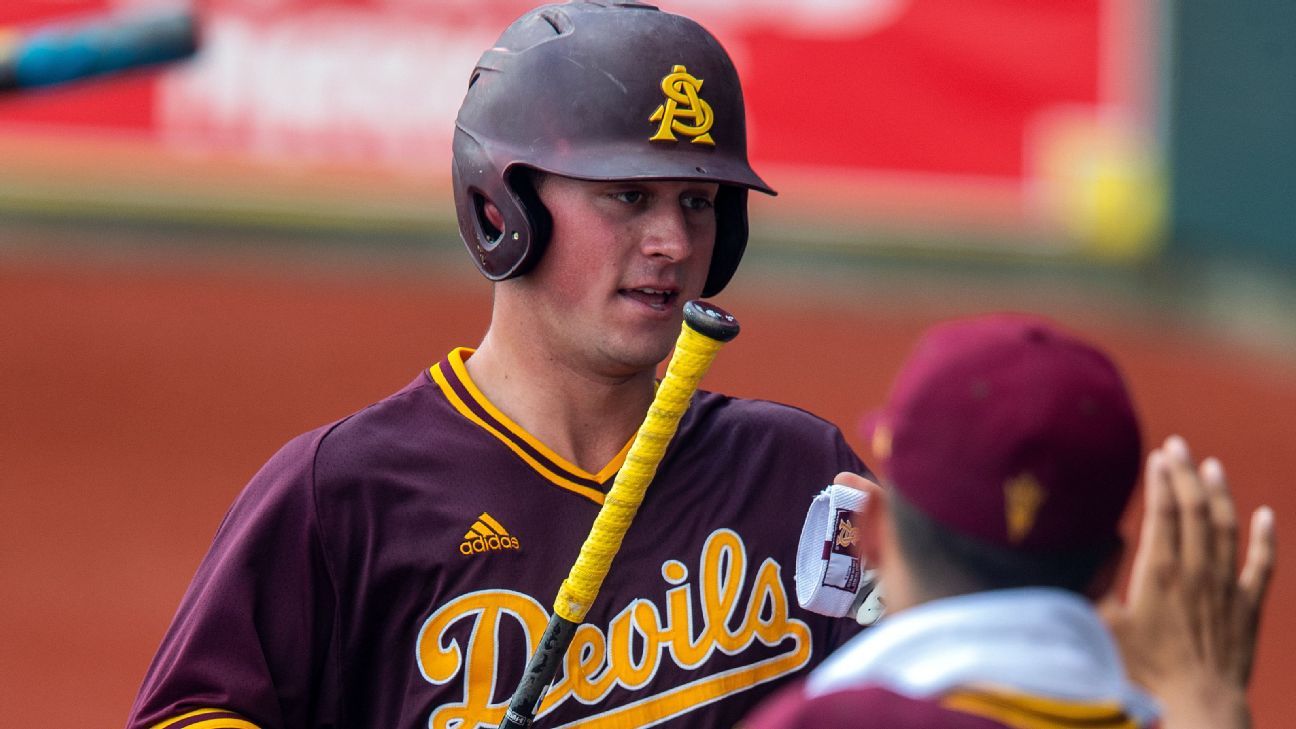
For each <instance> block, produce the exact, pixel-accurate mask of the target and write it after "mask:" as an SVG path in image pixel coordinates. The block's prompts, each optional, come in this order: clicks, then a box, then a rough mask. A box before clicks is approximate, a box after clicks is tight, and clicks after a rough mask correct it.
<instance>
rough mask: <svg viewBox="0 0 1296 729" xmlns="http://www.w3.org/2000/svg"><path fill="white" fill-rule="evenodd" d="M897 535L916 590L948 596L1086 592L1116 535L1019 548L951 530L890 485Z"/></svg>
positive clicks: (1116, 544)
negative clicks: (1057, 547) (1072, 546)
mask: <svg viewBox="0 0 1296 729" xmlns="http://www.w3.org/2000/svg"><path fill="white" fill-rule="evenodd" d="M888 496H889V498H890V501H891V523H892V524H893V526H894V528H895V531H896V540H897V541H898V542H899V545H900V549H901V550H902V551H903V552H904V554H905V556H906V563H907V565H908V568H909V572H910V574H912V575H913V576H914V578H915V580H916V582H917V586H918V588H919V589H920V590H922V591H923V592H925V593H926V594H927V595H928V596H929V597H947V596H952V595H961V594H965V593H970V592H981V591H984V590H1001V589H1008V588H1013V587H1059V588H1062V589H1064V590H1070V591H1071V592H1076V593H1080V594H1082V595H1083V594H1085V593H1086V592H1087V590H1088V589H1089V587H1090V586H1091V585H1092V583H1093V580H1094V578H1095V577H1096V576H1097V574H1098V571H1099V570H1100V569H1101V568H1102V567H1103V564H1104V563H1105V562H1106V561H1107V559H1108V558H1109V557H1110V556H1111V555H1112V554H1113V553H1114V552H1115V550H1117V549H1118V548H1119V547H1120V546H1121V539H1120V537H1119V536H1117V537H1115V538H1113V539H1111V540H1108V541H1106V542H1104V543H1101V544H1098V545H1095V546H1093V547H1088V548H1084V549H1080V550H1066V551H1040V550H1035V551H1029V552H1027V551H1020V550H1014V549H1008V548H1005V547H1001V546H997V545H992V544H988V543H985V542H982V541H980V540H978V539H974V538H971V537H967V536H964V535H962V534H959V533H957V532H953V531H950V529H949V527H946V526H944V525H943V524H941V523H939V522H937V521H935V520H934V519H932V518H931V517H929V516H927V515H926V514H925V513H923V512H922V511H920V510H918V509H917V508H916V507H914V506H913V505H912V504H910V503H908V502H907V501H905V500H904V498H903V497H902V496H901V495H900V494H899V493H897V490H896V489H889V490H888Z"/></svg>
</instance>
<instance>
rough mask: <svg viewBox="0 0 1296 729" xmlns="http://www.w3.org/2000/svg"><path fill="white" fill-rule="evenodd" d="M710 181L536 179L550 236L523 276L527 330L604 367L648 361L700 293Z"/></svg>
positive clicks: (711, 225) (666, 347)
mask: <svg viewBox="0 0 1296 729" xmlns="http://www.w3.org/2000/svg"><path fill="white" fill-rule="evenodd" d="M717 190H718V185H716V184H715V183H711V182H697V181H650V182H644V181H620V182H591V181H586V180H574V179H571V178H566V177H559V176H556V175H549V176H545V177H544V178H543V179H541V180H540V183H539V193H540V198H541V200H542V201H543V202H544V204H545V206H546V207H547V208H548V209H549V212H550V213H551V214H552V216H553V235H552V237H551V239H550V242H549V246H548V248H547V249H546V250H545V252H544V254H543V256H542V257H541V259H540V262H539V264H538V265H537V266H536V268H535V269H533V270H532V271H531V272H530V273H528V274H527V275H526V276H523V277H522V279H521V281H523V282H525V287H526V289H527V291H528V296H529V298H530V302H531V304H532V305H533V306H534V307H535V310H534V312H533V314H534V315H535V318H536V321H535V323H536V325H537V327H540V328H543V329H545V330H546V331H544V332H537V334H539V335H541V336H546V337H550V338H551V341H552V342H553V343H554V344H555V345H556V346H558V347H559V348H560V349H561V351H558V352H555V354H557V355H558V356H571V357H575V358H577V359H578V360H580V361H579V362H578V363H577V364H578V365H580V366H587V367H592V368H595V369H596V370H599V371H606V372H607V373H608V374H627V375H628V374H633V373H636V372H641V371H643V370H644V369H647V368H652V367H655V366H656V365H657V364H658V363H659V362H661V360H662V359H664V358H665V357H666V355H667V354H668V353H669V352H670V348H671V346H672V345H673V344H674V341H675V338H676V336H678V334H679V327H680V319H681V307H682V306H683V305H684V302H685V301H688V300H689V299H692V298H697V297H698V296H700V295H701V293H702V287H703V285H704V284H705V282H706V278H707V271H708V270H709V268H710V265H711V252H712V249H713V248H714V246H715V236H716V217H715V206H714V204H715V198H716V192H717Z"/></svg>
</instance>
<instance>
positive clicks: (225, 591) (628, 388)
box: [128, 2, 863, 729]
mask: <svg viewBox="0 0 1296 729" xmlns="http://www.w3.org/2000/svg"><path fill="white" fill-rule="evenodd" d="M744 124H745V122H744V110H743V100H742V91H741V88H740V86H739V82H738V77H737V74H736V73H735V70H734V67H733V64H732V62H731V61H730V59H729V57H728V56H727V55H726V53H725V51H724V49H723V48H722V47H721V46H720V44H719V43H718V42H717V41H716V39H715V38H714V37H712V36H711V35H710V34H709V33H708V32H707V31H706V30H704V29H703V28H702V27H700V26H699V25H697V24H696V23H694V22H693V21H691V20H689V19H687V18H684V17H681V16H678V15H672V14H669V13H666V12H662V11H660V10H657V9H655V8H653V7H650V6H647V5H642V4H639V3H634V2H576V3H571V4H565V5H550V6H545V7H541V8H539V9H536V10H534V11H532V12H530V13H527V14H526V15H524V16H523V17H522V18H521V19H519V20H518V21H516V22H515V23H514V24H513V25H511V26H510V27H509V28H508V29H507V30H505V32H504V33H503V35H502V36H501V37H500V39H499V40H498V42H497V43H496V44H495V46H494V47H492V48H491V49H490V50H487V51H486V52H485V53H484V54H483V55H482V57H481V60H480V61H479V63H478V65H477V67H476V68H475V69H474V70H473V71H472V74H471V77H470V78H469V79H468V91H467V95H466V97H465V99H464V101H463V105H462V107H461V110H460V114H459V117H458V121H457V124H456V129H455V139H454V188H455V196H456V203H457V207H458V216H459V225H460V231H461V233H462V235H463V238H464V240H465V242H466V244H467V247H468V250H469V252H470V254H471V255H472V258H473V261H474V262H475V263H476V265H477V267H478V268H479V269H480V270H481V272H482V273H483V274H484V275H485V276H486V277H487V278H488V279H490V280H491V281H494V282H495V283H494V292H493V293H494V295H493V304H492V307H493V308H492V318H491V323H490V327H489V330H488V331H487V332H486V334H485V336H484V338H483V339H482V341H481V342H480V344H479V345H478V346H477V347H476V348H475V349H469V348H461V349H455V350H454V351H451V352H450V353H448V354H447V355H446V356H445V358H444V359H442V360H441V361H439V362H437V363H436V364H434V365H432V366H431V367H430V368H428V369H426V370H424V371H422V372H420V373H419V374H418V376H417V377H416V378H415V379H414V381H413V382H411V383H410V384H409V385H407V386H406V387H405V388H404V389H402V390H400V391H399V392H397V393H395V394H394V395H392V396H390V397H388V398H386V399H384V400H382V401H380V402H378V403H376V404H374V405H371V406H370V407H368V408H365V409H364V410H361V411H360V412H358V413H355V414H353V415H351V416H349V417H346V418H344V419H342V420H340V421H338V422H335V423H332V424H330V425H327V426H325V427H323V428H320V429H318V430H314V431H311V432H309V433H306V434H304V435H302V436H300V437H298V438H296V439H294V440H293V441H291V442H290V443H288V444H287V445H286V446H285V447H284V448H283V449H282V450H281V451H280V452H279V453H278V454H276V455H275V456H274V457H273V458H272V459H271V460H270V461H269V463H267V464H266V465H265V467H264V468H263V469H262V470H261V471H260V472H259V473H257V474H256V476H255V477H254V478H253V479H252V481H251V482H250V483H249V484H248V485H247V487H246V489H245V490H244V491H243V492H242V494H241V495H240V496H239V497H238V499H237V500H236V502H235V503H234V504H233V506H232V507H231V508H230V510H229V512H228V514H227V516H226V518H225V519H224V521H223V523H222V524H221V526H220V528H219V530H218V532H217V534H216V536H215V540H214V543H213V545H212V547H211V550H210V552H209V553H208V554H207V556H206V558H205V559H204V560H203V562H202V564H201V566H200V567H199V569H198V572H197V575H196V576H195V577H194V580H193V582H192V584H191V586H190V588H189V590H188V592H187V594H186V595H185V597H184V599H183V601H182V603H181V605H180V608H179V611H178V612H177V614H176V617H175V620H174V622H173V624H172V625H171V627H170V629H169V630H168V632H167V634H166V636H165V638H164V640H163V643H162V646H161V648H160V650H159V651H158V653H157V656H156V658H155V659H154V661H153V663H152V665H151V667H150V668H149V671H148V674H147V677H146V678H145V680H144V683H143V687H142V689H141V691H140V693H139V696H138V699H137V700H136V703H135V705H134V707H133V710H132V713H131V717H130V720H129V724H128V726H129V728H130V729H146V728H148V727H155V728H157V729H162V728H165V729H186V728H193V727H201V728H202V729H217V728H218V727H219V728H226V729H233V728H238V729H251V728H253V727H258V728H260V729H272V728H273V729H286V728H297V727H352V728H357V729H363V728H365V727H372V728H373V729H379V728H381V729H397V728H401V727H403V728H407V729H414V728H416V727H417V728H422V727H431V728H432V729H474V728H480V727H495V726H497V725H498V724H499V723H500V721H501V719H502V718H503V716H504V712H505V708H506V704H507V702H508V700H509V696H510V694H511V693H512V690H513V688H514V687H515V686H516V685H517V684H518V681H519V678H520V676H521V674H522V670H523V667H524V666H525V664H526V661H527V659H528V657H529V656H530V655H531V654H532V653H533V652H534V649H535V648H536V643H537V641H538V640H539V637H540V635H541V632H542V631H543V630H544V627H545V625H546V622H547V621H548V618H549V610H550V607H549V606H550V604H551V601H552V599H553V596H554V595H555V594H556V593H557V591H558V588H559V584H560V582H561V581H562V579H563V577H564V576H566V574H567V571H568V568H569V567H570V565H571V563H572V561H573V559H574V558H575V556H576V554H577V552H578V550H579V548H580V545H581V542H582V540H583V538H584V537H585V535H586V534H587V533H588V532H589V530H590V526H591V523H592V521H593V519H594V516H595V514H596V512H597V510H598V509H599V506H600V504H601V503H602V501H603V498H604V494H605V493H606V491H607V489H608V487H609V486H610V484H611V482H612V480H613V477H614V475H615V474H616V473H617V471H618V469H619V468H620V467H621V465H622V461H623V459H624V458H625V454H626V450H627V447H628V445H629V443H630V441H631V439H632V436H633V435H634V433H635V431H636V429H637V427H638V425H639V423H640V422H641V421H642V420H643V418H644V415H645V412H646V410H647V408H648V405H649V402H650V401H651V399H652V397H653V393H654V388H655V379H654V377H655V371H656V368H657V366H658V365H659V363H660V362H662V361H663V359H664V358H665V357H666V356H667V354H668V353H669V351H670V349H671V345H672V343H673V341H674V339H675V337H676V335H677V334H678V332H679V327H680V321H681V306H682V304H683V303H684V302H685V301H686V300H688V299H690V298H694V297H697V296H699V295H707V296H710V295H713V294H716V293H718V292H720V291H721V290H722V289H723V288H724V287H725V285H726V283H727V282H728V281H729V280H730V277H731V276H732V275H733V274H734V272H735V270H736V269H737V267H738V264H739V260H740V259H741V257H742V254H743V249H744V247H745V245H746V241H747V194H748V191H749V190H757V191H760V192H764V193H771V194H772V190H771V189H770V187H769V186H768V185H767V184H766V183H765V182H764V181H763V180H762V179H761V178H760V177H758V176H757V174H756V173H755V172H754V171H753V170H752V169H751V167H750V166H749V164H748V162H747V154H746V140H745V128H744ZM862 469H863V465H862V464H861V462H860V461H859V460H858V458H857V457H856V456H855V455H854V454H853V453H852V452H851V450H850V448H849V447H848V446H847V444H846V443H845V441H844V440H843V438H842V435H841V434H840V432H839V431H838V430H837V429H836V428H835V427H833V426H831V425H830V424H828V423H826V422H824V421H822V420H820V419H819V418H816V417H814V416H812V415H810V414H807V413H805V412H802V411H800V410H797V409H794V408H790V407H786V406H782V405H777V404H773V403H769V402H761V401H749V400H739V399H735V398H730V397H725V396H723V395H719V394H714V393H706V392H702V393H699V394H697V395H696V396H695V398H694V400H693V403H692V406H691V408H690V409H689V411H688V412H687V414H686V415H685V416H684V419H683V421H682V422H681V424H680V426H679V429H678V431H677V434H676V436H675V438H674V440H673V441H672V443H671V445H670V447H669V449H668V450H667V452H666V454H665V457H664V460H663V461H662V462H661V464H660V466H659V468H658V471H657V475H656V479H655V480H654V482H653V484H652V487H651V488H650V489H649V490H648V493H647V496H646V498H645V500H644V502H643V504H642V506H641V507H640V509H639V513H638V516H637V518H636V520H635V522H634V524H633V525H632V526H631V528H630V530H629V533H628V534H627V535H626V537H625V540H624V543H623V544H622V546H621V549H620V554H619V556H618V557H617V561H616V562H615V563H614V564H613V566H612V570H611V573H610V575H609V576H608V577H607V579H606V581H605V582H604V583H603V586H602V590H601V592H600V594H599V597H598V600H597V602H596V603H595V604H594V606H593V608H592V609H591V611H590V612H589V615H588V617H587V618H586V622H585V624H584V625H582V626H581V627H580V628H579V629H578V631H577V632H576V634H575V638H574V640H573V644H572V646H571V648H570V650H569V651H568V652H567V654H566V659H565V663H564V665H563V666H562V667H561V669H560V670H559V672H558V675H557V679H556V681H555V683H554V684H553V686H552V688H551V689H550V690H549V692H548V693H547V695H546V696H545V698H544V701H543V703H542V704H541V705H540V711H539V715H538V722H537V723H538V725H540V726H547V727H559V726H581V727H641V726H663V727H723V726H732V725H733V724H734V723H735V722H736V721H737V720H738V719H739V717H741V716H742V715H744V714H745V713H747V711H748V709H749V708H750V707H752V706H753V705H754V704H755V702H756V701H757V700H758V699H760V698H761V697H762V696H764V695H766V694H767V693H768V692H770V691H771V690H772V689H773V688H775V687H776V686H778V685H779V684H781V683H782V682H784V681H785V680H786V679H788V678H789V677H792V676H795V675H797V674H798V673H800V672H802V671H804V670H806V669H807V668H809V667H812V666H814V665H815V664H816V663H817V662H818V661H819V660H821V659H822V658H823V657H824V656H825V655H827V654H828V653H829V652H830V651H831V650H832V649H834V648H835V647H837V646H838V645H840V644H842V643H844V642H845V641H846V640H847V639H848V638H849V637H850V636H851V635H852V634H853V633H854V632H855V631H857V630H858V628H857V626H855V625H854V624H853V623H851V622H849V621H840V620H833V619H831V618H828V617H824V616H819V615H815V614H812V613H808V612H804V611H802V610H800V609H799V608H798V607H797V605H796V602H795V600H794V599H791V596H793V595H794V594H795V586H794V583H793V570H794V559H795V554H796V530H795V528H790V525H789V523H788V519H787V513H786V511H785V509H784V508H783V507H785V506H786V505H795V506H794V510H799V509H801V508H803V505H804V504H805V503H807V502H808V501H809V499H810V497H811V496H812V495H813V494H812V491H813V490H814V489H817V488H818V487H819V486H821V485H822V484H825V483H828V482H829V481H830V480H831V478H832V476H833V475H834V474H836V473H838V472H840V471H843V470H850V471H857V472H858V471H861V470H862Z"/></svg>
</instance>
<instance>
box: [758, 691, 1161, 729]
mask: <svg viewBox="0 0 1296 729" xmlns="http://www.w3.org/2000/svg"><path fill="white" fill-rule="evenodd" d="M822 727H835V728H836V729H931V728H933V727H939V728H940V729H1027V728H1028V729H1156V727H1157V725H1156V724H1155V723H1154V724H1152V725H1150V726H1148V725H1141V724H1140V723H1139V722H1138V721H1136V720H1135V719H1134V718H1132V717H1130V716H1129V715H1128V714H1126V713H1125V711H1124V709H1123V708H1122V707H1121V706H1120V705H1119V704H1103V703H1092V702H1080V701H1063V700H1058V699H1049V698H1044V697H1038V696H1026V695H1023V694H1013V693H1005V692H997V691H991V690H959V691H953V692H950V693H946V694H941V695H938V696H930V697H922V698H919V697H913V696H905V695H903V694H900V693H897V692H895V691H892V690H889V689H887V688H884V687H882V686H877V685H866V686H861V687H859V688H851V689H846V690H842V691H834V692H832V693H827V694H823V695H820V696H814V697H807V696H805V695H804V694H803V693H802V691H801V687H800V686H795V687H790V688H787V689H784V690H783V691H781V692H780V693H779V694H778V695H777V696H775V697H774V698H773V699H771V700H770V701H769V702H768V703H767V704H766V705H765V706H762V707H761V709H760V710H759V711H758V712H756V713H755V714H754V715H753V716H751V717H750V718H749V719H748V720H747V721H745V722H743V723H742V725H741V726H740V728H739V729H821V728H822Z"/></svg>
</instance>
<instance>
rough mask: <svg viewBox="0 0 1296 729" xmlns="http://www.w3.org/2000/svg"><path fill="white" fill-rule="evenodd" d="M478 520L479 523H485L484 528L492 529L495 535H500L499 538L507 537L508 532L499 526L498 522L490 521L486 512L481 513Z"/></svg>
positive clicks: (489, 516)
mask: <svg viewBox="0 0 1296 729" xmlns="http://www.w3.org/2000/svg"><path fill="white" fill-rule="evenodd" d="M478 518H479V519H480V520H481V521H483V522H485V523H486V526H488V527H490V528H491V529H494V530H495V533H496V534H498V535H500V536H501V537H507V536H508V535H509V533H508V530H507V529H505V528H504V527H503V526H501V525H500V523H499V522H497V521H495V520H494V519H492V518H491V515H490V514H487V513H486V512H484V511H483V512H482V515H481V516H480V517H478Z"/></svg>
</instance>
